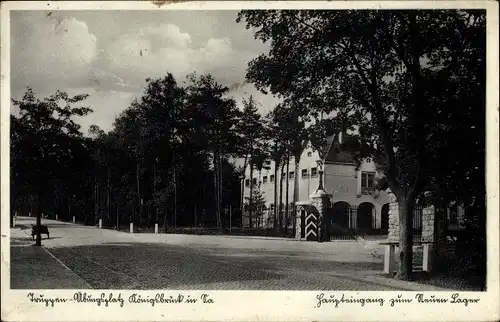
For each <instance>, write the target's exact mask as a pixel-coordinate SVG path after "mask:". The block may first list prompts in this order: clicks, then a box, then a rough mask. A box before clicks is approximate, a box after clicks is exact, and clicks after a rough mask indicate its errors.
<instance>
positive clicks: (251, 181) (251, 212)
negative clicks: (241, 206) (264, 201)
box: [248, 152, 253, 229]
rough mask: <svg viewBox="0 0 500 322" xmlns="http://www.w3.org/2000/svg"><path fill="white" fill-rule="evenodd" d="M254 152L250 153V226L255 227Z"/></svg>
mask: <svg viewBox="0 0 500 322" xmlns="http://www.w3.org/2000/svg"><path fill="white" fill-rule="evenodd" d="M252 221H253V152H252V153H251V155H250V197H249V199H248V227H249V228H250V229H252V228H253V223H252Z"/></svg>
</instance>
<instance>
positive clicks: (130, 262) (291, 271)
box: [11, 218, 435, 291]
mask: <svg viewBox="0 0 500 322" xmlns="http://www.w3.org/2000/svg"><path fill="white" fill-rule="evenodd" d="M34 223H35V220H34V218H18V219H17V221H16V228H13V229H11V264H12V266H11V288H21V289H26V288H30V289H31V288H49V289H74V288H94V289H142V290H147V289H172V290H174V289H177V290H180V289H182V290H194V289H196V290H207V289H210V290H214V289H215V290H360V291H368V290H418V289H425V290H431V289H435V288H433V287H431V286H429V285H420V284H415V283H407V282H400V281H394V280H390V279H387V278H385V277H383V276H382V274H381V272H382V269H383V249H382V247H381V246H379V245H378V244H377V243H376V242H372V243H369V242H353V241H345V242H344V241H342V242H330V243H321V244H319V243H315V242H300V241H293V240H286V239H270V238H266V239H264V238H241V237H230V236H190V235H171V234H158V235H155V234H130V233H125V232H117V231H113V230H106V229H99V228H97V227H89V226H81V225H75V224H70V223H64V222H60V221H53V220H47V219H43V220H42V224H46V225H48V226H49V229H50V233H51V235H50V236H51V238H50V239H46V237H45V236H43V240H42V244H43V247H41V248H40V247H33V246H32V244H33V243H34V242H33V241H31V236H28V235H29V234H30V233H31V225H32V224H34Z"/></svg>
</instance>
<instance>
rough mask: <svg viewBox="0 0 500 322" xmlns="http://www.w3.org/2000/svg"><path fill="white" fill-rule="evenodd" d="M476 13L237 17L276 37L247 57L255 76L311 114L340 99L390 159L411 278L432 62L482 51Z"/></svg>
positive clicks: (425, 173)
mask: <svg viewBox="0 0 500 322" xmlns="http://www.w3.org/2000/svg"><path fill="white" fill-rule="evenodd" d="M478 15H479V16H481V15H484V12H469V11H467V12H464V11H455V10H454V11H437V10H435V11H424V10H419V11H396V10H390V11H368V10H366V11H361V10H356V11H354V10H343V11H318V10H314V11H276V10H268V11H243V12H241V13H240V14H239V16H238V20H237V21H242V20H243V19H245V20H246V26H247V28H254V30H255V37H256V38H258V39H260V40H262V41H263V42H265V41H269V40H270V41H271V49H270V51H269V53H268V54H267V55H266V54H263V55H261V56H259V57H257V58H256V59H254V60H252V61H251V62H250V64H249V69H248V72H247V78H248V80H249V81H251V82H253V83H255V84H256V85H257V86H258V87H259V88H260V89H261V90H266V89H269V90H270V91H271V92H272V93H274V94H280V95H282V96H283V97H285V98H286V99H288V100H290V101H293V102H295V103H296V104H300V105H301V106H302V107H304V108H306V109H307V114H309V115H311V116H313V117H317V116H318V114H320V113H325V114H326V115H331V114H332V112H333V111H335V110H337V109H339V106H340V107H341V108H340V109H343V110H344V111H345V113H343V116H344V117H347V118H349V119H351V120H352V121H351V123H352V124H355V125H357V126H358V127H359V133H360V134H361V133H362V134H364V135H363V136H361V135H358V136H357V137H358V139H359V140H360V141H368V142H369V143H370V145H369V146H372V147H373V146H374V143H376V146H377V148H376V149H374V150H375V151H373V154H375V155H376V158H377V159H380V157H381V158H382V159H383V160H378V161H379V162H378V163H379V164H381V165H384V168H383V169H382V170H383V172H384V173H385V175H386V176H387V179H388V184H389V187H390V189H391V191H392V192H393V193H394V194H395V196H396V198H397V202H398V204H399V222H400V249H401V253H400V265H399V269H398V277H399V278H401V279H405V280H408V279H410V278H411V273H412V245H413V239H412V222H413V221H412V216H413V207H414V203H415V200H416V198H417V196H418V195H419V194H421V193H422V191H423V190H424V189H425V187H426V185H427V183H428V182H427V179H428V178H429V175H432V170H431V168H432V166H431V165H430V164H431V159H432V157H431V156H429V153H428V150H429V148H428V146H429V145H433V144H435V141H434V139H435V137H434V136H433V131H432V128H433V126H434V123H432V121H430V120H429V118H428V115H433V114H435V113H437V111H436V110H435V108H436V106H435V105H434V104H430V102H432V101H433V99H434V97H432V96H431V97H429V96H428V95H429V94H431V93H432V90H431V88H429V84H435V82H434V81H433V80H435V79H436V75H435V68H436V67H435V66H434V65H435V64H436V63H439V64H440V67H439V69H442V70H446V69H451V68H452V67H451V66H452V65H453V64H455V63H456V61H457V59H456V57H461V56H462V55H463V50H464V49H466V48H467V49H468V50H472V51H475V48H474V47H475V46H476V47H477V45H475V43H474V41H473V40H472V38H471V37H469V35H468V31H469V30H470V29H478V28H479V29H482V27H481V26H480V20H481V19H475V18H474V17H477V16H478ZM424 40H425V41H424ZM457 40H458V41H457ZM458 61H461V60H460V59H458ZM434 94H435V93H434ZM439 110H440V108H438V111H439ZM333 114H335V113H333Z"/></svg>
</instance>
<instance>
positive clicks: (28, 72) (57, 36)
mask: <svg viewBox="0 0 500 322" xmlns="http://www.w3.org/2000/svg"><path fill="white" fill-rule="evenodd" d="M28 21H29V20H28ZM96 43H97V39H96V36H95V35H94V34H92V33H90V32H89V29H88V26H87V25H86V24H85V23H84V22H82V21H79V20H76V19H74V18H64V19H56V18H54V19H44V20H42V21H41V22H40V23H37V24H36V25H32V26H30V27H28V30H27V32H25V33H24V37H22V38H21V39H18V40H16V41H15V42H14V46H17V48H16V50H13V54H12V55H11V57H12V67H13V68H12V69H13V71H14V73H15V74H14V78H15V79H16V81H17V82H18V83H24V84H25V85H31V83H36V82H40V81H43V82H52V81H54V82H58V83H67V82H69V83H72V82H73V81H74V80H76V79H78V78H81V76H82V75H85V74H86V73H88V71H89V66H91V64H92V62H93V60H94V59H95V58H96V57H97V55H98V49H97V45H96Z"/></svg>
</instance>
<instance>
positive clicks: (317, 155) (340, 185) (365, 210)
mask: <svg viewBox="0 0 500 322" xmlns="http://www.w3.org/2000/svg"><path fill="white" fill-rule="evenodd" d="M350 138H351V137H350V136H349V135H347V134H344V135H342V133H340V134H338V135H334V136H330V137H329V138H328V139H327V143H326V145H325V147H324V149H323V151H316V150H315V149H314V148H313V147H312V146H308V147H307V148H306V149H304V151H303V153H302V156H301V158H300V160H299V167H298V168H299V171H298V173H295V172H296V170H295V160H294V158H291V159H290V163H289V167H288V168H289V169H288V173H287V171H286V166H285V171H283V173H281V174H280V171H278V178H275V172H274V168H275V164H274V162H273V161H267V162H266V165H265V167H264V168H263V169H254V171H253V185H254V191H256V190H260V191H261V193H262V196H263V199H264V203H265V206H264V207H263V209H262V211H258V212H257V213H256V214H255V215H254V216H253V217H254V218H253V219H252V222H253V225H254V227H272V226H273V223H274V207H275V205H274V193H275V186H274V185H275V182H276V180H277V183H278V189H277V194H278V200H279V199H280V198H279V192H280V182H281V177H283V188H282V191H283V198H282V200H283V204H285V203H286V202H287V203H288V204H292V203H293V191H294V183H295V180H299V193H298V198H297V201H308V200H309V196H310V195H311V194H312V193H313V192H314V191H315V190H316V189H317V188H318V184H319V175H320V172H321V169H320V167H321V166H322V167H323V182H324V188H325V190H326V191H327V192H328V193H330V194H332V195H333V196H332V198H331V200H330V202H331V204H330V207H329V214H330V212H331V216H329V217H331V218H332V220H334V221H335V222H336V223H339V224H342V225H344V226H345V227H349V228H358V229H365V230H382V231H384V230H387V228H388V220H389V219H388V218H389V216H388V212H389V195H388V193H387V192H385V191H377V190H376V189H375V183H376V180H377V179H378V178H381V177H382V174H381V173H380V172H379V171H377V169H376V166H375V163H374V162H373V161H372V160H371V159H369V158H368V159H365V160H363V161H362V162H361V163H360V164H359V163H357V162H356V160H355V157H354V151H348V150H347V148H346V145H345V142H346V140H349V139H350ZM280 170H281V168H280ZM287 176H288V199H287V200H285V199H286V189H287ZM243 184H244V197H245V200H248V199H247V198H248V197H249V196H250V184H251V180H250V166H247V168H246V169H245V178H244V179H243ZM283 208H284V207H283ZM289 209H290V211H289V212H290V213H289V214H288V216H284V217H285V218H288V220H287V223H288V224H289V225H291V224H292V218H293V217H292V213H291V209H292V207H289ZM248 220H249V219H248V215H247V214H246V215H244V216H243V225H244V226H248ZM285 220H286V219H285Z"/></svg>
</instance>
